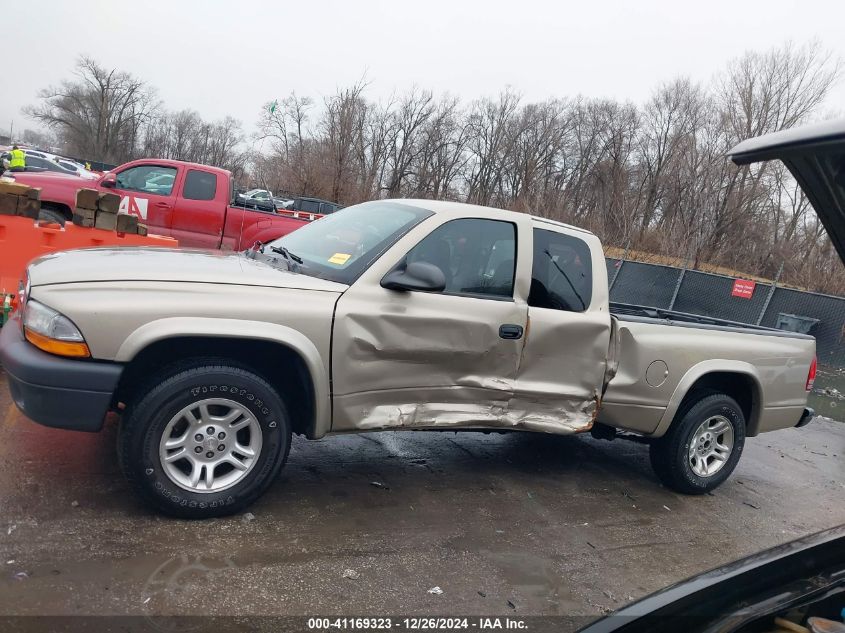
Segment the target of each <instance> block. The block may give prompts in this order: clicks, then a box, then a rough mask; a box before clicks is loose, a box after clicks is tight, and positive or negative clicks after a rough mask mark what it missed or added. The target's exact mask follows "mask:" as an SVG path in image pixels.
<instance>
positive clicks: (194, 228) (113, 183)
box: [9, 158, 307, 250]
mask: <svg viewBox="0 0 845 633" xmlns="http://www.w3.org/2000/svg"><path fill="white" fill-rule="evenodd" d="M9 175H12V176H14V179H15V180H16V181H17V182H21V183H24V184H26V185H29V186H31V187H40V188H41V208H42V217H44V218H45V219H53V220H57V221H61V222H62V223H64V221H66V220H70V218H71V214H72V212H73V208H74V205H75V204H76V192H77V190H78V189H80V188H82V187H92V188H95V189H99V190H100V191H113V192H115V193H117V194H120V196H121V203H120V211H121V212H123V213H130V214H132V215H137V216H138V217H139V218H140V221H141V222H142V223H144V224H146V225H147V227H148V229H149V232H150V233H155V234H157V235H167V236H170V237H174V238H176V239H177V240H179V244H180V246H191V247H198V248H220V249H227V250H241V249H244V248H248V247H250V246H252V245H253V244H254V243H255V242H256V241H260V242H269V241H271V240H274V239H276V238H279V237H281V236H282V235H287V234H288V233H290V232H291V231H293V230H295V229H298V228H299V227H301V226H302V225H303V224H306V223H307V221H306V220H299V219H296V218H292V217H285V216H283V215H279V214H277V213H273V212H272V211H261V210H257V209H249V208H244V207H240V206H236V205H235V204H234V203H235V188H234V185H233V181H232V174H231V172H229V171H226V170H225V169H219V168H217V167H209V166H207V165H199V164H196V163H186V162H182V161H179V160H165V159H159V158H145V159H142V160H135V161H132V162H129V163H125V164H123V165H120V166H119V167H116V168H115V169H114V170H112V171H110V172H107V173H106V174H103V175H102V176H101V177H100V178H99V179H98V180H81V179H80V178H79V177H78V176H74V175H65V174H59V173H56V172H40V173H28V172H19V173H10V174H9Z"/></svg>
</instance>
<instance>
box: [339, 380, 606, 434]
mask: <svg viewBox="0 0 845 633" xmlns="http://www.w3.org/2000/svg"><path fill="white" fill-rule="evenodd" d="M457 389H460V388H459V387H458V388H457ZM437 391H440V392H441V393H439V394H438V393H436V392H437ZM501 394H502V396H503V398H502V399H501V400H498V401H496V400H493V401H491V399H490V394H489V392H486V390H484V393H478V390H476V389H470V390H468V391H463V390H461V395H462V396H464V397H466V398H467V401H465V402H456V401H454V400H452V399H451V398H452V397H453V395H454V394H450V396H449V399H448V400H447V399H446V398H443V396H444V395H445V394H443V393H442V390H424V389H420V390H417V391H415V392H414V393H413V394H412V393H407V392H406V393H405V394H404V395H405V396H407V399H408V400H409V402H406V403H398V404H377V405H374V406H373V405H372V401H373V394H368V393H361V394H355V395H352V396H346V397H341V398H338V399H337V400H336V401H335V415H336V416H337V417H336V424H335V429H334V430H343V429H348V430H353V429H357V430H369V431H374V430H387V429H394V430H396V429H413V428H434V429H442V428H455V429H456V430H457V429H458V428H492V429H521V430H525V431H540V432H543V433H558V434H565V435H568V434H572V433H583V432H585V431H589V430H590V429H591V428H592V426H593V423H594V422H595V418H596V415H597V414H598V410H599V399H598V396H594V397H593V398H591V399H588V400H586V401H583V402H577V403H570V402H564V403H558V404H559V405H560V404H562V405H563V406H551V405H549V404H545V403H539V402H537V401H536V400H532V399H524V398H519V397H508V392H504V391H503V392H501ZM414 395H416V397H417V398H418V400H417V401H416V402H410V400H411V397H412V396H414ZM396 396H399V394H394V395H393V397H396ZM438 396H440V398H439V400H440V401H438ZM379 400H381V399H379ZM443 400H447V401H445V402H444V401H443Z"/></svg>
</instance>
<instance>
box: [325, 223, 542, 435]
mask: <svg viewBox="0 0 845 633" xmlns="http://www.w3.org/2000/svg"><path fill="white" fill-rule="evenodd" d="M514 215H515V214H514ZM519 224H522V225H523V226H524V227H526V228H527V231H528V232H530V221H529V220H528V218H527V216H523V217H522V218H519V219H516V220H515V221H514V222H506V221H498V220H496V221H494V220H490V219H487V218H462V217H454V216H449V215H448V214H442V213H441V214H438V216H436V217H435V218H432V219H431V220H429V221H427V222H425V223H423V225H421V226H419V227H417V228H416V229H414V231H413V232H412V233H411V234H409V235H408V236H406V238H405V239H403V240H402V241H401V242H399V243H398V244H397V245H396V246H395V247H394V248H393V249H391V251H389V252H388V253H387V254H385V255H384V256H383V257H382V258H381V260H379V262H377V263H376V265H374V266H373V267H372V268H371V269H370V270H368V271H367V273H365V274H364V275H363V276H362V277H361V278H360V279H359V280H358V281H356V282H355V283H354V284H353V285H352V286H351V287H350V289H349V290H348V291H346V292H345V293H344V294H343V296H342V297H341V298H340V299H339V300H338V304H337V308H336V313H335V326H334V334H333V342H332V368H333V377H332V386H333V402H334V412H333V424H332V431H335V432H337V431H345V430H353V429H384V428H426V427H450V426H456V427H457V426H462V427H467V426H470V427H471V426H478V427H498V426H502V425H510V417H509V407H510V402H511V400H512V397H513V393H514V383H515V380H516V374H517V370H518V367H519V362H520V357H521V353H522V346H523V338H524V330H525V327H526V320H527V313H528V308H527V305H526V303H525V301H524V299H518V298H515V297H514V294H515V288H516V286H517V285H518V284H517V279H516V276H515V274H514V270H515V266H516V264H517V256H516V253H517V251H521V250H522V249H517V248H516V247H517V240H519V245H520V246H528V245H529V244H530V242H529V241H528V240H530V236H529V237H527V238H526V237H525V236H524V233H525V231H518V225H519ZM507 235H511V236H513V237H512V238H511V241H509V239H508V238H507ZM522 240H526V241H525V244H524V245H523V244H522ZM479 244H481V245H482V247H479ZM409 260H410V261H417V260H422V261H427V262H428V263H433V264H435V265H437V266H438V267H440V268H441V269H442V270H443V271H444V274H445V276H446V277H447V288H446V290H445V291H444V292H438V293H435V292H408V291H396V290H387V289H385V288H382V287H381V286H380V285H379V284H380V281H381V279H382V278H383V276H384V275H385V274H386V273H387V272H389V271H390V270H392V269H393V268H394V267H395V266H401V265H403V264H407V263H408V262H409ZM528 261H530V260H527V259H526V261H525V262H524V263H523V266H526V265H527V264H528ZM522 274H523V275H526V274H527V268H525V270H524V271H523V273H522ZM503 326H506V327H504V329H502V328H503Z"/></svg>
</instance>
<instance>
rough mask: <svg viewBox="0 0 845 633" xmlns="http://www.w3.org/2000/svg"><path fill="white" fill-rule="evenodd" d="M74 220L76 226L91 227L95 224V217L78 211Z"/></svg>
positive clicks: (74, 215)
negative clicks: (80, 213) (86, 215)
mask: <svg viewBox="0 0 845 633" xmlns="http://www.w3.org/2000/svg"><path fill="white" fill-rule="evenodd" d="M72 222H73V223H74V224H75V225H76V226H84V227H85V228H88V229H90V228H92V227H93V226H94V218H88V217H85V216H82V215H79V214H78V213H74V214H73V220H72Z"/></svg>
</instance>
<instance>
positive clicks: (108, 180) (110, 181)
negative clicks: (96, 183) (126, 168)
mask: <svg viewBox="0 0 845 633" xmlns="http://www.w3.org/2000/svg"><path fill="white" fill-rule="evenodd" d="M100 186H101V187H105V188H106V189H114V188H115V187H116V186H117V178H115V175H114V174H106V175H105V176H103V179H102V180H101V181H100Z"/></svg>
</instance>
